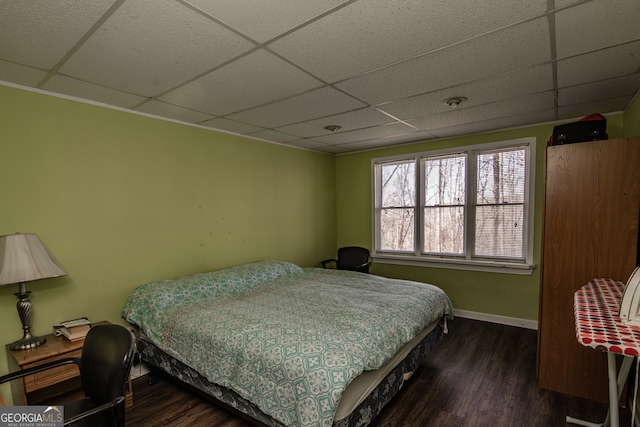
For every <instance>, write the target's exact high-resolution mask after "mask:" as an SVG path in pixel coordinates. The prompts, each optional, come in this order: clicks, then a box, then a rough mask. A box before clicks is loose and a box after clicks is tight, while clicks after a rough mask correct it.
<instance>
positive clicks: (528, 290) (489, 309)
mask: <svg viewBox="0 0 640 427" xmlns="http://www.w3.org/2000/svg"><path fill="white" fill-rule="evenodd" d="M607 119H608V120H607V132H608V134H609V137H610V138H618V137H622V135H623V128H622V123H623V116H622V114H617V115H609V116H608V117H607ZM553 126H554V125H553V124H549V125H540V126H534V127H528V128H522V129H516V130H509V131H503V132H495V133H488V134H482V135H475V136H467V137H461V138H452V139H446V140H438V141H429V142H423V143H417V144H410V145H405V146H402V147H395V148H389V149H381V150H374V151H367V152H362V153H355V154H347V155H341V156H339V157H337V159H336V176H337V190H336V195H337V212H338V214H337V217H338V224H337V225H338V246H348V245H352V244H354V245H362V246H365V247H368V248H372V246H373V242H372V214H371V209H372V189H371V159H373V158H378V157H386V156H393V155H399V154H405V153H414V152H422V151H429V150H437V149H441V148H445V147H452V146H466V145H473V144H482V143H487V142H494V141H505V140H511V139H516V138H523V137H535V138H536V140H537V153H536V163H537V164H536V182H535V218H534V227H535V238H534V263H535V264H536V265H537V266H538V267H537V268H536V269H535V270H534V272H533V274H532V275H530V276H519V275H511V274H503V273H485V272H476V271H462V270H451V269H441V268H427V267H414V266H406V265H393V264H382V263H374V264H373V266H372V272H373V273H375V274H380V275H383V276H389V277H395V278H401V279H409V280H417V281H420V282H427V283H432V284H434V285H437V286H440V287H441V288H442V289H444V290H445V292H447V294H448V295H449V297H450V298H451V300H452V302H453V305H454V307H455V308H456V309H459V310H466V311H472V312H478V313H487V314H491V315H497V316H506V317H512V318H517V319H527V320H536V319H537V318H538V290H539V281H540V268H539V266H540V247H541V246H540V240H541V239H540V236H541V230H542V225H541V221H542V200H543V198H542V196H543V166H544V153H545V147H546V143H547V141H548V139H549V135H550V134H551V133H552V131H553Z"/></svg>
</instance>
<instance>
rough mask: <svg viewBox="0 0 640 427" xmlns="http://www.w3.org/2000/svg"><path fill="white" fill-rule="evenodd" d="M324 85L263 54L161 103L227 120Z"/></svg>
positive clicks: (171, 94)
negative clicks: (232, 116)
mask: <svg viewBox="0 0 640 427" xmlns="http://www.w3.org/2000/svg"><path fill="white" fill-rule="evenodd" d="M321 85H322V84H321V82H320V81H319V80H317V79H315V78H313V77H311V76H310V75H309V74H307V73H304V72H303V71H301V70H300V69H298V68H296V67H294V66H292V65H291V64H289V63H287V62H285V61H283V60H281V59H280V58H278V57H276V56H275V55H272V54H271V53H268V52H265V51H263V50H259V51H256V52H253V53H252V54H250V55H247V56H245V57H243V58H240V59H238V60H237V61H233V62H231V63H230V64H227V65H225V66H223V67H221V68H219V69H217V70H215V71H212V72H211V73H209V74H206V75H205V76H203V77H200V78H198V79H196V80H194V81H192V82H190V83H188V84H186V85H184V86H182V87H180V88H178V89H175V90H172V91H171V92H168V93H167V94H166V95H164V96H162V97H161V98H160V99H162V100H163V101H167V102H170V103H172V104H176V105H181V106H183V107H189V108H192V109H194V110H198V111H202V112H206V113H210V114H214V115H217V116H223V115H226V114H231V113H235V112H238V111H242V110H245V109H247V108H250V107H255V106H257V105H262V104H266V103H268V102H271V101H275V100H279V99H283V98H287V97H289V96H292V95H295V94H299V93H302V92H305V91H308V90H310V89H312V88H318V87H320V86H321Z"/></svg>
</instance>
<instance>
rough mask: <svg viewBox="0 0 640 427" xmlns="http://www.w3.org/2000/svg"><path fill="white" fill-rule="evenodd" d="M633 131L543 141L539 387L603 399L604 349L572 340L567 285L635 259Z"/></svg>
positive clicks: (639, 202)
mask: <svg viewBox="0 0 640 427" xmlns="http://www.w3.org/2000/svg"><path fill="white" fill-rule="evenodd" d="M639 206H640V137H633V138H626V139H615V140H607V141H592V142H583V143H578V144H570V145H560V146H552V147H547V153H546V164H545V205H544V223H543V236H542V272H541V287H540V313H539V327H538V357H537V362H538V366H537V372H538V380H539V385H540V387H542V388H545V389H550V390H554V391H558V392H561V393H565V394H569V395H573V396H579V397H582V398H586V399H591V400H596V401H601V402H608V395H607V362H606V356H605V353H603V352H599V351H595V350H593V349H588V348H586V347H583V346H581V345H580V344H578V342H577V341H576V338H575V326H574V314H573V295H574V292H575V291H576V290H577V289H579V288H580V287H582V286H583V285H584V284H586V283H587V282H588V281H589V280H591V279H593V278H596V277H609V278H613V279H616V280H620V281H623V282H626V280H627V278H628V277H629V275H630V274H631V272H632V271H633V269H634V267H635V265H636V262H637V258H636V255H637V248H638V216H639Z"/></svg>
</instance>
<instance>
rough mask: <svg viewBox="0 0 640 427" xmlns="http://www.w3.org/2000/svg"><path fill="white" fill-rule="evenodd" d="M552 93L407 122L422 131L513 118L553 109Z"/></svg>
mask: <svg viewBox="0 0 640 427" xmlns="http://www.w3.org/2000/svg"><path fill="white" fill-rule="evenodd" d="M554 98H555V97H554V94H553V92H544V93H539V94H535V95H529V96H523V97H519V98H513V99H508V100H502V101H498V102H494V103H491V104H485V105H480V106H477V107H470V108H460V109H457V110H452V111H449V112H447V113H440V114H432V115H429V116H425V117H422V118H418V119H414V120H408V123H409V124H411V125H413V126H415V127H417V128H418V129H422V130H431V129H438V128H442V127H448V126H455V125H462V124H466V123H475V122H480V121H485V120H493V119H496V118H499V117H501V116H513V115H518V114H525V113H529V112H535V111H541V110H547V109H550V108H553V107H554Z"/></svg>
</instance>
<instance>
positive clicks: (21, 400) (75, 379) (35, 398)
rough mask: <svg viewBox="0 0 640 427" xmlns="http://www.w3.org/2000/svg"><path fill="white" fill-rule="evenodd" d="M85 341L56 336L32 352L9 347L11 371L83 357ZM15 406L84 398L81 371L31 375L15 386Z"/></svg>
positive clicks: (72, 366)
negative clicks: (64, 398) (65, 398)
mask: <svg viewBox="0 0 640 427" xmlns="http://www.w3.org/2000/svg"><path fill="white" fill-rule="evenodd" d="M83 345H84V339H80V340H77V341H69V340H68V339H66V338H64V337H57V336H55V335H53V334H49V335H47V336H46V342H45V343H44V344H42V345H41V346H39V347H36V348H34V349H30V350H11V349H10V348H9V345H7V353H8V359H9V368H10V370H11V371H12V372H13V371H17V370H23V369H27V368H30V367H32V366H38V365H42V364H43V363H47V362H51V361H54V360H59V359H64V358H67V357H80V355H81V354H82V346H83ZM11 386H12V392H13V398H14V405H20V404H23V405H37V404H44V403H56V402H58V401H60V400H59V399H60V398H61V397H62V396H64V397H71V398H77V397H82V395H83V393H82V390H81V385H80V370H79V369H78V366H77V365H75V364H69V365H64V366H58V367H56V368H52V369H47V370H46V371H42V372H37V373H35V374H32V375H27V376H26V377H23V378H22V379H20V380H15V381H12V382H11ZM125 405H126V407H131V406H133V391H132V388H131V381H129V384H128V390H127V393H126V400H125Z"/></svg>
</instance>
